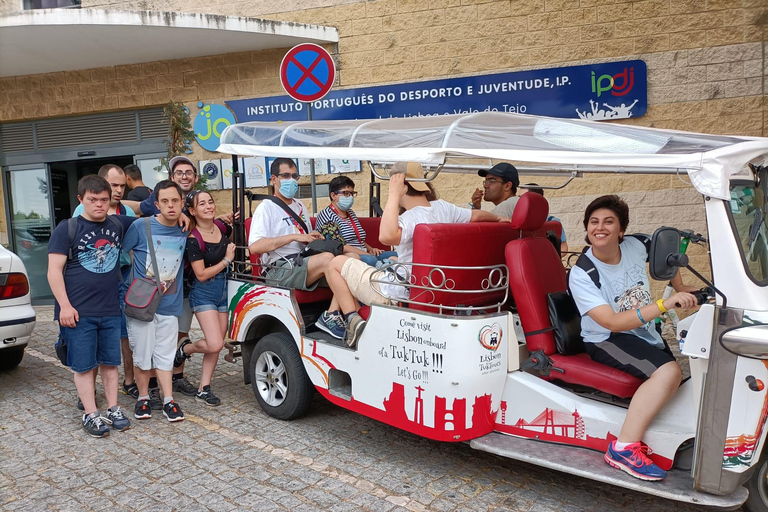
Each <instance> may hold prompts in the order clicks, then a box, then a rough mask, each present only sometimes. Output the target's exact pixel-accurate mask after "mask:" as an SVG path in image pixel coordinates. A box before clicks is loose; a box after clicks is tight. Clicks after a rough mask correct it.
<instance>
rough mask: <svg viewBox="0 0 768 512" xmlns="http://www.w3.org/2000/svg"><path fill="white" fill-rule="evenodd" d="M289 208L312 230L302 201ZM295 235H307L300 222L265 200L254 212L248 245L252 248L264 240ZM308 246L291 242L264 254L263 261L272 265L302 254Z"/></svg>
mask: <svg viewBox="0 0 768 512" xmlns="http://www.w3.org/2000/svg"><path fill="white" fill-rule="evenodd" d="M288 206H289V207H290V208H291V210H293V211H294V212H296V214H297V215H298V216H299V217H300V218H301V220H303V221H304V223H305V224H306V225H307V227H308V228H309V229H312V224H311V223H310V220H309V213H308V212H307V209H306V208H305V207H304V204H302V202H301V201H293V202H292V203H291V204H289V205H288ZM295 234H305V232H304V229H302V228H301V227H299V224H298V222H296V221H295V220H294V218H293V217H291V216H290V215H288V213H287V212H286V211H285V210H283V209H282V208H280V207H279V206H278V205H276V204H275V203H273V202H272V201H269V200H265V201H262V202H261V204H260V205H259V206H258V208H256V211H255V212H253V220H251V228H250V233H249V234H248V245H249V246H250V245H251V244H252V243H254V242H257V241H259V240H261V239H262V238H277V237H280V236H285V235H295ZM306 245H307V244H304V243H301V242H290V243H288V244H286V245H284V246H282V247H278V248H277V249H275V250H274V251H270V252H268V253H266V254H262V256H261V261H262V263H264V264H271V263H272V262H274V261H276V260H278V259H280V258H281V257H286V256H293V255H296V254H298V253H300V252H301V250H302V249H304V247H305V246H306Z"/></svg>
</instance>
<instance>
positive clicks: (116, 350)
mask: <svg viewBox="0 0 768 512" xmlns="http://www.w3.org/2000/svg"><path fill="white" fill-rule="evenodd" d="M77 193H78V199H79V200H80V202H81V203H82V204H83V214H82V216H80V217H76V218H74V219H69V220H67V221H66V222H61V223H59V225H58V226H56V229H55V230H54V231H53V233H52V234H51V239H50V241H49V242H48V283H49V285H50V287H51V291H52V292H53V295H54V297H55V298H56V305H55V308H54V320H58V321H59V338H60V339H61V341H62V342H64V343H65V344H66V346H67V366H69V367H71V368H72V371H74V372H75V376H74V379H75V387H76V388H77V393H78V395H79V396H80V400H81V401H82V403H83V410H84V412H85V414H84V415H83V418H82V421H83V428H84V429H85V431H86V432H88V434H90V435H91V436H93V437H104V436H106V435H109V428H108V427H107V425H106V424H105V420H106V422H107V423H110V424H111V425H112V428H113V429H115V430H120V431H123V430H126V429H128V428H130V427H131V423H130V421H128V419H127V418H126V417H125V415H124V414H123V412H122V410H121V409H120V407H118V405H117V381H118V366H120V316H121V311H120V305H119V302H118V297H117V293H115V291H116V290H117V283H118V280H119V273H120V265H119V259H120V248H121V244H122V242H123V238H124V237H123V233H124V232H126V231H127V230H128V229H129V226H130V225H131V223H132V221H133V220H134V219H132V218H130V217H125V216H115V217H113V218H112V219H108V218H107V212H108V211H109V206H110V195H111V189H110V186H109V182H107V180H105V179H104V178H102V177H100V176H95V175H89V176H85V177H83V178H82V179H81V180H80V181H79V182H78V184H77ZM71 222H75V223H76V229H75V231H74V237H73V238H72V241H71V242H70V236H69V226H70V224H69V223H71ZM70 255H71V256H70ZM96 283H98V285H97V286H95V284H96ZM97 367H98V368H99V369H100V371H101V379H102V382H103V383H104V394H105V395H106V397H107V403H108V407H109V409H108V411H107V415H106V417H104V418H102V417H101V415H100V414H99V411H98V409H97V408H96V399H95V397H94V393H95V384H94V370H95V369H96V368H97Z"/></svg>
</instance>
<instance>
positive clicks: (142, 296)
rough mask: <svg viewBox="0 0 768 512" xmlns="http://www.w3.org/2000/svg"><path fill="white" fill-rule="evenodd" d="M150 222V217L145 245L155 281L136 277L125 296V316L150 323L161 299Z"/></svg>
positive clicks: (161, 292) (158, 273)
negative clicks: (147, 248) (147, 247)
mask: <svg viewBox="0 0 768 512" xmlns="http://www.w3.org/2000/svg"><path fill="white" fill-rule="evenodd" d="M151 221H152V218H151V217H150V218H147V222H146V228H147V245H148V246H149V254H150V257H151V258H152V270H153V271H154V272H155V279H154V280H152V279H149V278H147V277H137V278H136V279H134V280H133V281H132V282H131V286H130V287H129V288H128V292H126V294H125V315H126V316H129V317H131V318H133V319H136V320H141V321H142V322H151V321H152V320H153V319H154V318H155V313H156V312H157V308H158V306H160V300H161V299H162V298H163V287H162V285H161V284H160V271H159V270H158V268H157V258H156V257H155V244H154V243H153V242H152V228H151V227H150V225H149V224H150V222H151ZM132 267H133V266H132ZM131 274H133V268H131Z"/></svg>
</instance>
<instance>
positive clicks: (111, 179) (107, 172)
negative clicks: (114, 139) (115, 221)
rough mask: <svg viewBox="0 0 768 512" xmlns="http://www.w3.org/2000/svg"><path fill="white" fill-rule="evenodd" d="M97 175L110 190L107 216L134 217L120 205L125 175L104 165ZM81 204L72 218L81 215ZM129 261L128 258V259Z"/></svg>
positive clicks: (119, 170)
mask: <svg viewBox="0 0 768 512" xmlns="http://www.w3.org/2000/svg"><path fill="white" fill-rule="evenodd" d="M98 175H99V176H101V177H102V178H104V179H105V180H107V183H109V187H110V189H111V192H110V197H109V212H108V214H109V215H127V216H128V217H135V216H136V214H135V213H134V211H133V210H132V209H131V208H127V207H126V206H125V205H124V204H122V200H123V195H124V194H125V183H126V181H125V173H124V172H123V169H122V168H121V167H120V166H119V165H115V164H106V165H102V166H101V167H100V168H99V172H98ZM82 213H83V203H80V204H79V205H77V208H75V211H74V212H72V216H73V217H76V216H78V215H82ZM128 259H129V260H130V257H129V258H128Z"/></svg>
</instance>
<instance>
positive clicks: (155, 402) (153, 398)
mask: <svg viewBox="0 0 768 512" xmlns="http://www.w3.org/2000/svg"><path fill="white" fill-rule="evenodd" d="M149 407H150V408H151V409H152V410H153V411H159V410H162V408H163V401H162V400H161V399H160V388H151V389H150V390H149Z"/></svg>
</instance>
